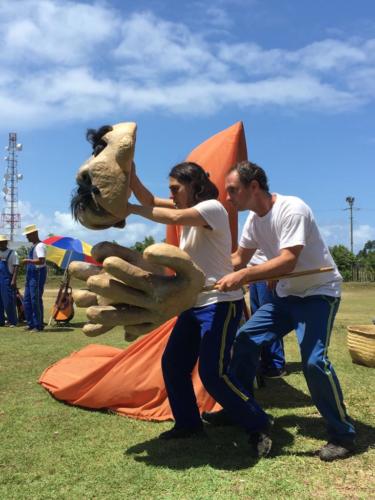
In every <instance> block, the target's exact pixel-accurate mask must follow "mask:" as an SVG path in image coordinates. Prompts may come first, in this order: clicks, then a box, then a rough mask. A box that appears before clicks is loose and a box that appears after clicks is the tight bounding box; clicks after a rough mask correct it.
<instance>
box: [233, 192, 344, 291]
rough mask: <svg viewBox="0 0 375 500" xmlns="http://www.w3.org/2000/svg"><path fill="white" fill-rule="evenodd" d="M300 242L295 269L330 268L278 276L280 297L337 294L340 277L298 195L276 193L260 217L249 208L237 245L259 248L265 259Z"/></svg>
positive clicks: (277, 288)
mask: <svg viewBox="0 0 375 500" xmlns="http://www.w3.org/2000/svg"><path fill="white" fill-rule="evenodd" d="M297 245H303V249H302V251H301V253H300V255H299V258H298V262H297V265H296V268H295V271H304V270H308V269H315V268H320V267H328V266H332V267H333V268H334V269H333V271H330V272H327V273H320V274H311V275H308V276H301V277H299V278H292V279H284V280H280V281H279V282H278V284H277V287H276V292H277V294H278V295H279V296H280V297H286V296H288V295H296V296H298V297H307V296H309V295H330V296H333V297H339V296H340V293H341V282H342V277H341V275H340V273H339V271H338V269H337V266H336V264H335V262H334V260H333V258H332V256H331V254H330V252H329V249H328V247H327V245H326V243H325V242H324V240H323V238H322V237H321V235H320V232H319V229H318V226H317V224H316V222H315V219H314V216H313V214H312V212H311V209H310V208H309V207H308V206H307V205H306V203H304V202H303V201H302V200H301V199H300V198H297V197H295V196H283V195H280V194H276V201H275V203H274V205H273V207H272V209H271V210H270V211H269V212H268V213H267V214H266V215H264V216H263V217H259V216H258V215H256V214H255V213H254V212H250V213H249V215H248V217H247V220H246V222H245V225H244V228H243V231H242V235H241V239H240V246H241V247H243V248H260V249H261V250H262V251H263V252H264V254H265V256H266V257H267V259H268V260H269V259H273V258H274V257H277V256H278V255H280V251H281V250H282V249H284V248H290V247H293V246H297Z"/></svg>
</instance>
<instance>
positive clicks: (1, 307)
mask: <svg viewBox="0 0 375 500" xmlns="http://www.w3.org/2000/svg"><path fill="white" fill-rule="evenodd" d="M8 257H9V256H8ZM11 282H12V276H11V274H10V272H9V270H8V263H7V261H1V262H0V326H4V324H5V314H4V311H5V312H6V315H7V318H8V323H10V324H11V325H17V321H18V320H17V310H16V291H15V289H14V288H12V286H11Z"/></svg>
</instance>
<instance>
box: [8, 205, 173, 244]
mask: <svg viewBox="0 0 375 500" xmlns="http://www.w3.org/2000/svg"><path fill="white" fill-rule="evenodd" d="M19 211H20V214H21V220H22V227H24V226H26V225H28V224H36V225H37V227H38V229H39V233H40V237H41V238H43V239H44V238H47V237H48V235H49V234H54V235H58V236H71V237H72V238H78V239H81V240H83V241H86V242H87V243H90V244H92V245H93V244H95V243H98V242H100V241H116V242H117V243H119V244H120V245H124V246H131V245H133V244H134V243H135V242H136V241H143V240H144V238H145V237H146V236H153V237H154V239H155V241H160V240H162V239H164V237H165V226H163V225H161V224H154V223H151V222H150V223H149V222H143V219H139V218H137V217H130V218H129V220H128V221H127V225H126V226H125V228H123V229H107V230H104V231H91V230H89V229H86V228H85V227H83V226H82V225H80V224H78V223H77V222H75V221H74V220H73V219H72V216H71V215H70V213H67V212H59V211H55V212H54V213H53V214H44V213H42V212H39V211H36V210H34V209H33V208H32V206H31V204H30V203H29V202H28V201H19ZM137 220H141V222H137ZM134 221H135V222H134ZM15 239H16V240H19V241H22V240H24V239H25V238H24V237H23V236H22V228H21V229H20V230H19V232H18V236H17V237H16V238H15Z"/></svg>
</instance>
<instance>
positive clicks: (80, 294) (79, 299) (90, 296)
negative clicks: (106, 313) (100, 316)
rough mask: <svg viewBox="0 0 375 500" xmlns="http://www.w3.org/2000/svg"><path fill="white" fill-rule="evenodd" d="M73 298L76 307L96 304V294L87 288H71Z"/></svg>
mask: <svg viewBox="0 0 375 500" xmlns="http://www.w3.org/2000/svg"><path fill="white" fill-rule="evenodd" d="M73 300H74V303H75V304H76V306H77V307H90V306H96V305H98V300H97V297H96V294H95V293H92V292H89V291H88V290H73Z"/></svg>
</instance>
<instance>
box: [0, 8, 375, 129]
mask: <svg viewBox="0 0 375 500" xmlns="http://www.w3.org/2000/svg"><path fill="white" fill-rule="evenodd" d="M230 3H231V2H229V1H228V2H225V1H220V2H217V3H215V4H210V6H209V7H208V9H211V14H212V15H213V17H212V19H213V20H214V21H215V19H216V21H215V22H216V23H217V24H218V25H219V24H220V23H221V25H222V26H224V25H225V23H226V22H228V23H229V22H230V19H226V18H225V16H226V13H229V12H230V9H229V6H230ZM135 8H136V7H135ZM206 10H207V9H206ZM215 16H216V18H215ZM341 38H342V37H341ZM0 42H1V43H2V51H1V53H0V61H1V62H2V74H1V75H0V123H2V124H4V125H3V126H6V127H7V129H8V128H9V127H13V126H17V127H20V126H23V127H26V126H32V127H36V126H38V125H39V126H41V125H47V124H50V123H52V122H54V121H55V122H56V121H64V120H65V121H66V120H75V121H77V120H87V119H90V120H93V119H98V120H99V119H101V118H102V117H104V116H108V115H109V114H111V113H115V112H117V111H118V109H119V108H121V107H124V109H126V110H127V111H128V112H134V111H135V112H144V111H155V110H157V111H158V112H167V113H190V114H197V115H202V114H209V113H214V112H216V111H219V110H220V109H222V108H223V107H225V106H227V105H232V106H237V107H238V108H239V109H242V108H251V107H253V106H257V107H259V106H279V107H287V109H290V107H298V108H304V109H306V108H310V109H314V110H317V111H330V112H342V111H346V110H348V109H355V108H358V107H360V106H362V105H365V104H368V103H371V102H372V101H373V100H374V98H375V91H374V85H373V81H374V77H375V50H374V47H375V40H374V39H367V40H366V39H359V38H357V39H348V40H343V39H340V40H338V39H337V40H336V39H333V38H328V39H326V40H320V41H315V42H313V43H310V44H308V45H306V46H304V47H299V48H296V49H294V50H285V49H280V48H277V47H275V48H271V49H265V48H263V47H261V46H260V45H258V44H255V43H254V42H252V41H251V40H245V41H244V42H243V43H229V42H225V43H224V42H221V43H220V44H219V45H218V44H217V43H216V42H215V41H212V40H211V39H210V34H209V30H208V31H201V32H197V31H193V30H192V29H191V28H189V26H188V25H187V24H184V23H182V22H179V23H177V22H172V21H170V20H167V19H163V18H160V17H157V16H156V15H155V14H154V13H152V12H150V11H148V12H133V13H130V14H126V13H125V12H122V11H117V10H115V9H114V8H113V7H111V5H110V4H107V5H106V4H104V3H92V4H88V3H86V2H85V3H83V2H81V3H80V2H79V1H75V2H73V1H64V2H62V1H59V0H18V1H17V18H16V19H15V18H14V6H13V3H12V2H1V3H0Z"/></svg>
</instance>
